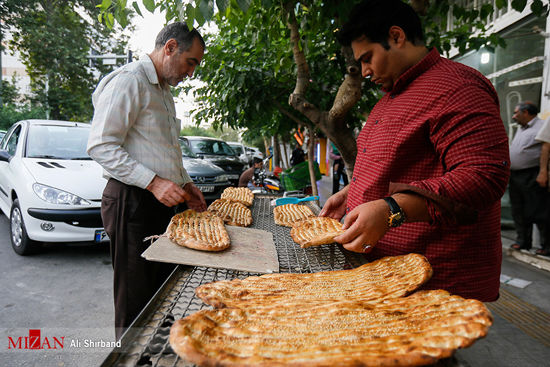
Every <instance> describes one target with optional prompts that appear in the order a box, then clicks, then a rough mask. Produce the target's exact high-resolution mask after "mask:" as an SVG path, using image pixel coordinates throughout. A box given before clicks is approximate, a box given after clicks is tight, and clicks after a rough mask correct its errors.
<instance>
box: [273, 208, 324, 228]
mask: <svg viewBox="0 0 550 367" xmlns="http://www.w3.org/2000/svg"><path fill="white" fill-rule="evenodd" d="M314 216H315V214H313V212H312V211H311V209H310V208H308V207H307V206H305V205H300V204H284V205H278V206H276V207H275V208H273V218H274V220H275V223H276V224H278V225H280V226H286V227H292V225H293V224H294V223H296V222H298V221H300V220H302V219H306V218H309V217H314Z"/></svg>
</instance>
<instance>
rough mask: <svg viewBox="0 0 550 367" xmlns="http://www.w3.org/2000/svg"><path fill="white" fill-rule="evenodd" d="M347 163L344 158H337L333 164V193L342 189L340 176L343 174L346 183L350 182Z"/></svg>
mask: <svg viewBox="0 0 550 367" xmlns="http://www.w3.org/2000/svg"><path fill="white" fill-rule="evenodd" d="M344 168H345V165H344V160H343V159H337V160H335V161H334V163H333V164H332V194H336V193H337V192H338V191H340V177H342V176H343V179H344V185H347V184H348V175H347V174H346V172H345V171H344Z"/></svg>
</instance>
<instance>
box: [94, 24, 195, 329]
mask: <svg viewBox="0 0 550 367" xmlns="http://www.w3.org/2000/svg"><path fill="white" fill-rule="evenodd" d="M204 48H205V44H204V40H203V39H202V37H201V35H200V34H199V32H198V31H197V30H195V29H194V30H192V31H190V30H189V29H188V28H187V26H186V25H185V23H182V22H177V23H173V24H169V25H167V26H166V27H164V28H163V29H162V30H161V31H160V33H159V34H158V36H157V38H156V41H155V49H154V50H153V52H151V53H150V54H149V55H145V56H144V57H142V58H141V59H140V60H139V61H136V62H133V63H130V64H127V65H124V66H123V67H121V68H119V69H117V70H115V71H113V72H112V73H110V74H109V75H107V76H105V77H104V78H103V79H102V80H101V82H100V83H99V85H98V86H97V88H96V90H95V92H94V93H93V96H92V101H93V104H94V117H93V120H92V127H91V132H90V136H89V140H88V154H89V155H90V157H92V158H93V159H94V160H95V161H97V162H98V163H99V164H100V165H101V166H102V167H103V169H104V176H105V177H106V178H107V179H108V182H107V185H106V187H105V190H104V192H103V197H102V201H101V216H102V219H103V224H104V227H105V230H106V232H107V234H108V235H109V238H110V240H111V257H112V261H113V268H114V281H113V288H114V300H115V334H116V337H117V339H120V337H121V336H122V334H123V332H124V331H125V330H126V328H128V326H129V325H130V324H131V323H132V321H133V320H134V319H135V317H136V316H137V315H138V314H139V312H140V311H141V310H142V309H143V307H144V306H145V305H146V304H147V302H148V301H149V300H150V299H151V297H152V296H153V295H154V294H155V292H156V291H157V290H158V288H159V287H160V286H161V285H162V283H163V282H164V280H165V279H166V277H167V276H168V275H169V274H170V272H171V271H172V270H173V268H174V266H173V265H171V264H165V263H157V262H150V261H147V260H145V259H143V258H142V257H141V254H142V253H143V251H145V249H146V248H147V246H148V242H144V239H145V238H146V237H149V236H151V235H158V234H162V233H164V231H165V230H166V227H167V226H168V223H169V222H170V219H171V217H172V216H173V215H174V214H175V213H174V207H175V206H176V205H177V204H179V203H183V202H185V203H186V204H187V207H189V208H191V209H195V210H198V211H203V210H206V202H205V200H204V197H203V196H202V193H201V192H200V190H199V189H198V188H197V187H196V186H195V185H194V184H193V182H192V180H191V178H190V177H189V175H188V174H187V172H186V170H185V168H184V167H183V162H182V159H181V155H182V152H181V147H180V145H179V142H178V135H179V130H180V122H179V120H178V119H176V117H175V116H176V110H175V105H174V99H173V97H172V94H171V93H170V86H173V87H175V86H176V85H178V84H179V82H181V81H182V80H183V79H184V78H185V77H188V76H189V77H190V76H191V75H193V71H194V70H195V68H196V67H197V66H198V65H199V63H200V62H201V60H202V57H203V55H204Z"/></svg>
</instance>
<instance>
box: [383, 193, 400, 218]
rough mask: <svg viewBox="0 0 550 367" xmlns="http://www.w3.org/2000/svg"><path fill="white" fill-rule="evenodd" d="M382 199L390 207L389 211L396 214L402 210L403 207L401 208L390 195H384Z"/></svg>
mask: <svg viewBox="0 0 550 367" xmlns="http://www.w3.org/2000/svg"><path fill="white" fill-rule="evenodd" d="M384 201H385V202H386V203H387V204H388V206H389V207H390V213H392V214H396V213H399V212H403V209H401V207H400V206H399V204H397V201H395V199H394V198H392V197H391V196H388V197H385V198H384Z"/></svg>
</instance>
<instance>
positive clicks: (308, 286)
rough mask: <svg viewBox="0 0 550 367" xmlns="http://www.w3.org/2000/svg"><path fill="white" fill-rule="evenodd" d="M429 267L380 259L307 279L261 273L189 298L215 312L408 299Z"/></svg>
mask: <svg viewBox="0 0 550 367" xmlns="http://www.w3.org/2000/svg"><path fill="white" fill-rule="evenodd" d="M431 276H432V267H431V266H430V264H429V263H428V260H426V258H425V257H424V256H422V255H418V254H408V255H402V256H391V257H384V258H382V259H380V260H376V261H373V262H370V263H367V264H364V265H362V266H359V267H357V268H355V269H350V270H337V271H323V272H318V273H308V274H295V273H284V274H266V275H262V276H252V277H248V278H246V279H234V280H230V281H229V280H221V281H218V282H214V283H208V284H203V285H201V286H199V287H198V288H197V289H196V290H195V293H196V294H197V296H198V297H199V298H200V299H202V300H203V302H205V303H207V304H209V305H212V306H214V307H217V308H222V307H265V306H269V305H275V304H278V303H283V304H289V303H294V304H296V303H303V304H306V305H311V304H313V303H319V302H333V301H337V300H342V299H347V300H350V299H360V300H362V301H365V302H379V301H381V300H385V299H388V298H397V297H401V296H405V295H408V294H409V293H411V292H413V291H414V290H415V289H417V288H418V287H420V286H421V285H422V284H424V283H426V282H427V281H428V280H429V279H430V278H431Z"/></svg>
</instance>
